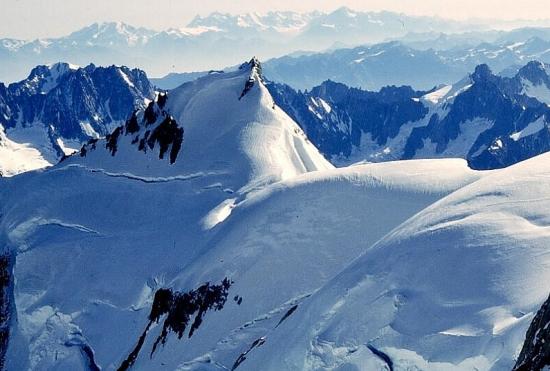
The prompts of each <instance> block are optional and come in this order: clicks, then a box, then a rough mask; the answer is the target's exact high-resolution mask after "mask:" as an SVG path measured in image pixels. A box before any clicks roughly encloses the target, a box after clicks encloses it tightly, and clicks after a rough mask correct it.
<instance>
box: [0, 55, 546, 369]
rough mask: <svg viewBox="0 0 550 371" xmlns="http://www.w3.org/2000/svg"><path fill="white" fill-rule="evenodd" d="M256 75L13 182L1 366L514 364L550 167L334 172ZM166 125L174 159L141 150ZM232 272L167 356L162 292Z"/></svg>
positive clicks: (406, 164) (215, 86) (175, 103)
mask: <svg viewBox="0 0 550 371" xmlns="http://www.w3.org/2000/svg"><path fill="white" fill-rule="evenodd" d="M260 68H261V67H260V66H259V63H257V61H255V60H252V61H251V62H249V63H247V64H244V65H243V66H242V67H241V69H239V70H238V71H236V72H231V73H223V74H211V75H209V76H206V77H204V78H201V79H199V80H196V81H194V82H191V83H187V84H184V85H182V86H181V87H179V88H177V89H175V90H173V91H171V92H169V93H168V99H167V102H166V105H165V106H164V105H163V104H160V103H158V104H157V105H156V106H154V107H155V112H156V114H157V115H158V116H156V121H154V122H152V123H149V124H140V126H139V128H136V129H135V131H133V130H128V129H127V127H128V126H127V127H126V129H123V131H121V133H122V134H120V135H119V136H118V137H117V138H116V139H115V140H114V142H115V148H116V151H114V154H113V151H112V150H111V149H109V148H106V142H105V141H104V140H99V141H98V142H97V143H95V144H94V145H93V147H95V149H93V148H92V145H90V146H89V147H87V148H88V151H87V152H86V153H85V155H84V156H83V157H82V156H81V155H79V154H77V155H74V156H71V157H70V158H68V159H67V160H65V161H63V162H61V163H60V164H58V165H56V166H54V167H52V168H49V169H47V170H44V171H39V172H31V173H26V174H22V175H19V176H17V177H13V178H9V179H4V180H3V187H2V189H1V190H0V192H1V194H0V198H1V205H2V210H1V213H2V218H1V219H0V238H1V239H2V241H3V244H2V246H4V249H6V251H5V252H11V253H12V254H14V255H15V256H16V261H15V266H14V277H15V284H14V287H13V300H14V303H13V304H14V310H15V315H16V320H14V321H12V323H11V334H10V342H9V348H8V353H7V356H6V360H7V367H8V369H10V370H11V369H14V370H26V369H29V370H89V369H93V370H97V369H101V370H116V369H119V367H120V366H121V365H124V364H125V363H124V362H125V360H126V362H129V363H131V364H132V366H131V367H132V369H135V370H162V369H166V370H231V369H237V370H239V371H240V370H318V369H331V370H386V369H391V368H393V369H395V370H409V369H420V370H434V369H441V370H449V369H460V370H474V369H475V368H477V369H480V370H509V369H511V367H512V366H513V364H514V360H515V357H517V355H518V354H519V350H520V348H521V345H522V343H523V340H524V337H525V331H526V330H527V327H528V326H529V323H530V320H531V319H532V317H533V314H534V313H535V312H536V311H537V310H538V308H539V307H540V305H541V303H542V302H543V301H544V300H545V299H546V297H547V296H548V287H547V286H548V285H547V282H548V279H549V278H550V256H549V254H548V252H547V251H548V250H547V248H546V247H545V242H546V241H547V240H548V231H547V228H548V227H547V225H548V224H549V223H550V215H549V214H548V212H547V210H549V209H550V208H549V206H550V205H549V204H548V203H549V200H550V195H548V193H549V192H550V191H548V189H550V187H549V184H548V183H550V169H545V167H546V166H545V164H546V163H548V160H549V156H548V155H543V156H539V157H537V158H534V159H532V160H529V161H526V162H524V163H520V164H518V165H516V166H513V167H510V168H508V169H503V170H496V171H487V172H480V171H474V170H471V169H469V168H468V167H467V165H466V162H465V161H464V160H457V159H439V160H412V161H399V162H388V163H378V164H370V163H359V164H356V165H353V166H350V167H346V168H339V169H335V168H333V167H332V166H331V165H330V164H329V163H328V162H327V161H326V160H325V159H324V158H323V157H322V156H321V155H320V154H319V152H318V151H317V150H316V148H315V147H314V146H313V145H312V144H311V143H310V142H309V141H308V140H307V138H306V137H305V135H304V134H303V132H302V131H301V129H299V127H298V126H297V124H296V123H294V122H293V121H292V120H291V119H290V118H289V117H288V116H287V115H286V114H284V113H283V112H282V111H281V110H280V109H279V108H278V107H277V106H276V105H275V104H274V103H273V100H272V98H271V96H270V95H269V93H268V91H267V89H266V88H265V86H264V85H263V82H262V80H261V74H260V72H261V70H260ZM137 117H138V122H141V120H142V119H143V120H145V117H146V115H145V114H142V113H140V114H139V115H138V116H137ZM168 119H169V121H170V120H174V121H173V122H176V123H177V125H178V126H179V125H181V127H183V128H184V130H185V132H184V137H183V143H182V146H181V150H179V153H177V158H176V159H175V162H174V163H173V164H170V161H169V159H168V158H167V157H168V156H165V157H164V158H162V159H159V156H160V155H161V153H162V152H160V151H159V145H158V143H157V144H155V146H154V148H150V147H146V149H145V153H144V151H143V150H140V149H138V145H139V142H140V138H143V137H144V136H145V137H147V136H148V135H153V134H151V133H155V130H156V129H157V128H159V127H161V125H163V122H167V121H166V120H168ZM170 122H172V121H170ZM170 125H176V124H173V123H172V124H170ZM167 127H170V128H172V129H173V128H174V126H167ZM170 130H171V129H170ZM147 132H150V134H146V133H147ZM136 138H137V139H138V140H136ZM111 139H112V138H111ZM164 139H166V138H164ZM107 141H108V143H111V144H112V140H110V139H109V138H108V139H107ZM174 146H175V142H174V141H173V142H170V144H169V145H168V147H167V148H168V150H170V151H172V150H174ZM176 152H177V151H176ZM226 278H227V279H228V281H227V282H229V283H228V289H227V293H226V296H225V297H224V296H223V292H222V294H221V299H220V301H219V302H221V305H219V306H217V307H214V306H213V307H211V308H210V309H208V310H205V311H204V313H201V315H203V317H202V322H201V321H198V322H197V320H196V318H197V317H195V314H194V315H193V316H192V317H193V318H195V320H193V321H194V322H193V325H192V326H191V328H184V329H183V331H181V336H178V334H177V333H173V332H170V331H168V332H166V333H165V335H166V337H165V341H163V342H159V344H158V346H156V340H157V339H161V338H162V336H163V329H166V327H165V326H166V324H167V321H168V320H170V318H172V320H174V318H175V317H177V316H176V315H175V314H174V313H172V312H169V313H170V314H165V315H162V316H161V320H160V321H159V322H157V321H155V320H152V318H151V317H149V315H150V313H153V312H155V313H166V312H162V310H163V304H162V303H163V302H162V301H160V300H159V295H158V293H159V292H160V291H158V290H159V289H163V288H169V289H171V291H170V292H171V295H174V297H175V298H179V299H177V300H180V299H181V298H182V297H185V296H184V295H183V293H187V295H188V297H190V296H191V295H195V294H196V292H195V291H193V290H198V291H200V290H199V287H200V286H201V285H202V284H204V283H206V282H209V283H211V284H212V285H218V284H220V282H223V280H224V279H226ZM209 287H211V288H212V287H214V286H209ZM212 290H215V288H213V289H212ZM213 292H214V291H213ZM180 294H181V295H182V296H178V295H180ZM218 294H219V293H218ZM197 295H198V294H197ZM212 295H214V294H212ZM174 300H176V299H174ZM189 300H190V299H189ZM159 303H160V304H159ZM186 303H187V304H186V305H185V306H181V307H178V308H180V313H181V311H183V310H189V308H190V307H192V305H191V304H189V303H191V301H187V302H186ZM152 308H153V309H152ZM171 316H172V317H171ZM174 316H175V317H174ZM197 316H198V315H197ZM176 319H177V320H179V321H180V322H178V323H179V324H180V325H181V323H183V322H185V321H184V320H185V318H180V317H177V318H176ZM176 322H177V321H176ZM195 324H196V325H197V327H196V328H194V326H195ZM190 331H194V333H193V334H192V336H190V333H191V332H190ZM155 346H156V348H155ZM126 364H128V363H126ZM390 365H391V366H390ZM123 369H124V368H123Z"/></svg>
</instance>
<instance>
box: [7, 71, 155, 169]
mask: <svg viewBox="0 0 550 371" xmlns="http://www.w3.org/2000/svg"><path fill="white" fill-rule="evenodd" d="M153 97H154V91H153V87H152V85H151V84H150V82H149V80H148V79H147V76H146V75H145V73H144V72H143V71H140V70H137V69H134V70H130V69H128V68H127V67H117V66H111V67H96V66H94V65H89V66H87V67H84V68H79V67H76V66H72V65H69V64H67V63H57V64H54V65H51V66H38V67H36V68H34V69H33V70H32V71H31V73H30V75H29V77H28V78H27V79H25V80H23V81H20V82H17V83H13V84H10V85H9V86H8V87H5V86H4V85H2V86H0V124H1V125H2V126H3V128H4V130H5V132H6V136H7V138H8V139H9V140H11V141H13V142H14V143H15V144H13V145H11V147H10V145H8V144H6V145H5V146H4V147H5V148H6V150H7V151H8V150H9V149H10V148H12V147H14V146H16V144H22V143H25V146H26V147H28V148H29V149H34V150H35V151H37V152H38V153H39V155H40V157H42V159H43V160H44V161H45V162H46V163H48V162H49V163H50V164H53V163H55V162H57V160H58V159H59V158H61V157H62V156H63V155H66V154H69V153H71V152H72V151H75V150H77V149H78V148H79V147H80V145H81V143H83V142H85V141H87V140H88V139H90V138H99V137H101V136H105V135H106V134H108V133H110V132H111V130H113V128H115V127H116V126H117V125H120V124H121V123H123V122H124V121H125V120H126V119H127V118H128V116H129V114H130V113H131V112H132V110H134V109H136V108H141V107H144V106H145V104H146V101H147V100H149V99H152V98H153ZM12 153H14V154H13V155H11V156H15V150H12ZM6 157H7V156H4V159H3V160H2V161H0V167H2V169H3V170H4V171H5V172H7V173H8V174H13V173H17V172H18V170H17V169H14V168H13V166H14V165H13V164H10V163H6ZM17 161H19V160H17ZM21 161H24V159H22V160H21ZM36 167H40V166H38V165H37V166H36Z"/></svg>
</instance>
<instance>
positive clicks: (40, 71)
mask: <svg viewBox="0 0 550 371" xmlns="http://www.w3.org/2000/svg"><path fill="white" fill-rule="evenodd" d="M79 68H80V67H78V66H76V65H73V64H70V63H64V62H57V63H53V64H50V65H44V66H37V67H35V68H33V69H32V71H31V73H30V74H29V77H28V78H27V81H26V84H25V85H26V87H27V88H28V89H29V91H33V92H35V93H40V94H46V93H48V92H49V91H50V90H51V89H53V88H55V87H56V86H57V84H58V83H59V81H60V80H61V79H62V78H63V77H64V76H65V75H66V74H67V73H69V72H71V71H76V70H78V69H79Z"/></svg>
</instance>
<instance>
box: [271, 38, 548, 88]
mask: <svg viewBox="0 0 550 371" xmlns="http://www.w3.org/2000/svg"><path fill="white" fill-rule="evenodd" d="M514 39H515V38H512V37H510V40H504V41H501V42H495V43H488V42H483V43H481V44H478V45H476V46H470V45H462V46H456V47H453V48H450V49H445V50H443V49H442V50H436V49H432V48H430V49H415V48H413V47H411V46H408V45H407V44H405V43H403V42H398V41H394V42H388V43H382V44H377V45H373V46H362V47H357V48H352V49H339V50H335V51H332V52H328V53H319V54H311V55H304V56H298V57H290V56H286V57H281V58H276V59H272V60H270V61H268V62H266V63H265V73H266V76H268V77H269V78H270V79H272V80H273V81H280V82H285V83H287V84H289V85H291V86H293V87H294V88H296V89H302V90H303V89H311V88H312V87H313V86H315V85H318V84H320V83H321V82H323V81H324V80H327V79H331V80H333V81H337V82H342V83H345V84H347V85H350V86H354V87H361V88H364V89H369V90H378V89H380V88H381V87H383V86H387V85H410V86H413V87H414V88H416V89H422V90H425V89H431V88H433V87H434V86H436V85H438V84H443V83H444V84H450V83H453V82H454V81H457V80H459V79H461V78H462V77H463V76H465V75H466V74H468V72H469V71H472V70H473V69H474V68H475V67H476V66H477V65H479V64H487V65H489V66H490V67H491V69H492V70H494V71H495V72H497V73H499V72H502V71H504V73H505V74H506V73H508V74H509V73H510V72H509V71H508V70H509V69H512V71H513V72H512V74H515V72H517V68H519V67H518V66H522V65H524V64H525V63H527V62H529V61H531V60H540V61H543V62H550V38H549V39H548V40H544V39H541V38H539V37H535V36H533V37H531V38H529V39H526V40H524V41H521V42H519V41H514Z"/></svg>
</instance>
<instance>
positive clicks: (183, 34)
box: [0, 8, 490, 81]
mask: <svg viewBox="0 0 550 371" xmlns="http://www.w3.org/2000/svg"><path fill="white" fill-rule="evenodd" d="M489 28H490V25H489V24H482V23H481V22H479V23H472V22H458V21H450V20H447V19H441V18H436V17H414V16H407V15H404V14H399V13H392V12H376V13H375V12H357V11H353V10H351V9H348V8H340V9H337V10H335V11H333V12H330V13H321V12H313V13H296V12H270V13H267V14H265V15H259V14H243V15H229V14H221V13H213V14H211V15H209V16H207V17H196V18H195V19H193V20H192V21H191V22H190V23H189V24H188V25H186V26H185V27H181V28H178V29H168V30H163V31H154V30H149V29H145V28H138V27H133V26H131V25H128V24H124V23H120V22H111V23H96V24H92V25H90V26H88V27H85V28H83V29H81V30H78V31H76V32H73V33H72V34H70V35H68V36H65V37H60V38H48V39H39V40H33V41H30V40H15V39H1V40H0V81H16V80H19V79H22V78H24V76H25V75H26V73H27V71H28V70H30V69H31V68H32V67H34V66H36V65H39V64H51V63H55V62H57V61H70V62H72V63H75V64H78V65H87V64H89V63H95V64H97V65H111V64H113V63H115V64H120V65H127V66H134V67H139V68H141V69H144V70H146V71H147V72H148V73H149V74H150V75H152V76H164V75H166V74H168V73H171V72H184V71H204V70H208V69H220V68H224V67H226V66H231V65H236V64H238V63H240V61H242V60H243V59H247V58H249V54H251V53H254V54H256V56H257V57H259V58H261V59H262V60H266V59H268V58H272V57H276V56H281V55H285V54H289V53H292V52H295V51H300V50H308V51H322V50H326V49H327V48H333V47H335V46H339V47H342V46H346V45H347V46H354V45H360V44H365V43H377V42H381V41H384V40H388V39H395V38H400V37H404V36H405V35H407V34H408V33H415V34H419V33H433V32H443V33H457V32H466V31H484V30H488V29H489Z"/></svg>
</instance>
